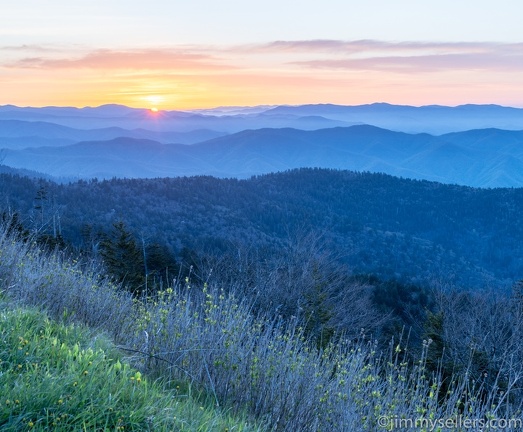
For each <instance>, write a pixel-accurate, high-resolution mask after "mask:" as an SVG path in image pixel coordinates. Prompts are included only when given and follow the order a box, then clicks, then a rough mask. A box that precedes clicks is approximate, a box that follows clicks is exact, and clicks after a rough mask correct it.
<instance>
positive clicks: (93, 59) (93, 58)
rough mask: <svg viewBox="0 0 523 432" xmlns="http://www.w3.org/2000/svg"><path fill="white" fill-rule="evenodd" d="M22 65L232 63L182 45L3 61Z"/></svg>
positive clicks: (215, 67)
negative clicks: (184, 47) (174, 47)
mask: <svg viewBox="0 0 523 432" xmlns="http://www.w3.org/2000/svg"><path fill="white" fill-rule="evenodd" d="M4 66H6V67H9V68H22V69H107V70H121V69H131V70H172V69H175V70H179V69H194V68H197V69H202V68H205V69H206V70H221V69H231V68H233V66H231V65H227V64H225V63H224V62H223V61H222V60H220V59H218V58H216V57H214V56H212V55H208V54H202V53H195V52H188V51H186V50H182V49H172V50H168V49H141V50H120V51H118V50H107V49H100V50H95V51H92V52H88V53H86V54H83V55H81V56H73V55H69V56H68V57H65V56H64V55H63V54H62V56H61V57H60V58H56V57H48V56H32V57H23V58H20V59H18V60H16V61H13V62H10V63H8V64H6V65H4Z"/></svg>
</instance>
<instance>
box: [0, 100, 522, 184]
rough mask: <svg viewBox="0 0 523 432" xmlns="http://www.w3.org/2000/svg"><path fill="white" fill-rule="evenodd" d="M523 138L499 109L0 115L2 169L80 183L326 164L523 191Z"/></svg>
mask: <svg viewBox="0 0 523 432" xmlns="http://www.w3.org/2000/svg"><path fill="white" fill-rule="evenodd" d="M476 127H477V128H478V129H474V128H476ZM522 130H523V109H518V108H509V107H501V106H496V105H463V106H458V107H442V106H425V107H409V106H396V105H389V104H372V105H361V106H339V105H302V106H277V107H272V106H267V107H233V108H223V107H222V108H216V109H214V110H213V109H210V110H199V111H193V112H182V111H160V112H153V111H151V110H145V109H134V108H129V107H124V106H120V105H105V106H101V107H97V108H71V107H46V108H31V107H27V108H23V107H15V106H11V105H6V106H2V107H0V149H2V150H0V162H3V163H4V164H5V165H8V166H10V167H12V168H19V169H26V170H32V171H37V172H41V173H43V174H46V175H51V176H55V177H60V178H64V177H65V178H73V179H74V178H94V177H97V178H112V177H128V178H131V177H136V178H151V177H153V178H154V177H170V176H190V175H213V176H217V177H239V178H247V177H250V176H252V175H259V174H265V173H269V172H276V171H284V170H288V169H294V168H301V167H322V168H334V169H349V170H357V171H370V172H383V173H387V174H391V175H395V176H401V177H407V178H413V179H424V180H432V181H438V182H442V183H455V184H460V185H468V186H477V187H518V186H521V185H522V184H523V131H522ZM443 132H444V133H443Z"/></svg>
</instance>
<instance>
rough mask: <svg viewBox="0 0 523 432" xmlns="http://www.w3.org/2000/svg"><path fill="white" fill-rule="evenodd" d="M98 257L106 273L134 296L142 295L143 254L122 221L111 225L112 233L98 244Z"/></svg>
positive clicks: (143, 278) (143, 279) (143, 281)
mask: <svg viewBox="0 0 523 432" xmlns="http://www.w3.org/2000/svg"><path fill="white" fill-rule="evenodd" d="M100 255H101V256H102V258H103V260H104V264H105V266H106V269H107V272H108V273H109V274H110V275H111V276H112V277H113V278H114V279H115V281H116V282H118V283H122V284H123V285H124V286H126V287H127V288H128V289H129V290H130V291H131V292H132V293H133V294H134V295H135V296H140V295H142V294H143V293H144V288H145V276H144V261H143V254H142V251H141V249H140V247H139V246H138V244H137V242H136V240H135V238H134V237H133V235H132V234H131V233H130V232H129V231H128V230H127V228H126V226H125V224H124V223H123V222H122V221H119V222H116V223H114V224H113V229H112V231H111V232H110V233H109V234H108V235H106V236H104V239H103V240H102V242H101V243H100Z"/></svg>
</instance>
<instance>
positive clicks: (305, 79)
mask: <svg viewBox="0 0 523 432" xmlns="http://www.w3.org/2000/svg"><path fill="white" fill-rule="evenodd" d="M345 45H347V46H346V47H345V46H344V45H343V44H341V45H340V42H338V41H316V42H314V41H313V42H310V41H302V42H299V41H298V42H293V43H283V42H282V43H279V44H269V45H259V46H254V45H253V46H249V47H247V48H248V49H247V48H245V47H241V46H239V47H229V48H227V49H224V48H223V47H221V48H220V47H217V48H213V47H202V48H198V47H189V48H187V47H185V48H184V47H181V48H176V47H174V48H172V49H169V50H167V49H166V50H158V49H150V50H146V49H141V50H128V51H122V50H119V51H118V50H114V51H111V50H93V51H91V52H85V53H83V54H82V55H81V56H80V57H78V54H76V53H75V52H74V51H73V52H69V51H67V50H63V51H60V52H59V53H54V52H51V53H50V54H47V53H45V54H42V52H39V51H38V52H36V53H34V55H31V56H30V55H28V54H26V53H25V52H24V53H23V54H20V56H19V57H18V58H13V59H10V60H9V61H4V62H3V63H2V62H1V61H0V76H1V77H2V79H1V80H0V105H4V104H13V105H18V106H34V107H38V106H49V105H54V106H75V107H85V106H99V105H104V104H122V105H126V106H129V107H133V108H145V109H148V110H150V112H151V113H152V114H154V113H159V112H160V110H161V111H165V110H190V109H199V108H213V107H217V106H254V105H300V104H315V103H332V104H340V105H360V104H368V103H373V102H388V103H392V104H401V105H414V106H419V105H430V104H440V105H451V106H453V105H460V104H466V103H472V104H488V103H495V104H500V105H507V106H522V105H523V100H522V99H521V95H522V94H523V81H522V80H521V70H520V66H519V65H520V59H521V58H522V56H521V48H520V46H515V45H514V44H505V45H499V44H494V45H493V44H488V43H486V44H483V45H481V46H480V47H478V45H477V44H476V45H474V46H469V45H467V44H461V45H460V44H432V45H434V46H432V45H430V44H410V45H409V44H407V45H405V44H394V43H382V42H379V41H370V42H369V41H359V42H352V43H350V42H348V43H346V44H345ZM479 48H481V49H479ZM191 50H192V51H191ZM405 50H408V54H409V55H408V56H406V55H405ZM353 52H354V53H353ZM142 65H147V66H142Z"/></svg>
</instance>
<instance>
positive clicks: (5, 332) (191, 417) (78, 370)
mask: <svg viewBox="0 0 523 432" xmlns="http://www.w3.org/2000/svg"><path fill="white" fill-rule="evenodd" d="M0 308H1V313H0V361H1V363H0V395H1V396H0V429H1V430H2V431H21V430H34V431H44V430H45V431H48V430H53V431H73V430H74V431H77V430H85V431H95V430H96V431H102V430H103V431H133V430H140V431H141V430H154V431H211V430H212V431H253V430H257V429H256V428H254V427H251V426H249V425H247V423H246V422H242V421H240V420H238V419H235V418H231V417H230V416H227V415H226V414H222V413H220V412H219V411H217V410H216V409H214V408H211V407H208V406H204V405H202V404H200V403H198V401H197V400H195V399H193V398H192V397H190V396H189V395H187V394H184V393H185V392H183V393H182V392H181V391H180V390H177V389H176V388H174V389H170V390H169V389H167V388H165V386H162V384H161V383H160V382H151V381H150V380H149V379H148V378H147V377H145V376H143V375H142V374H141V373H140V372H139V371H138V370H136V369H135V368H132V367H131V366H130V365H129V364H128V363H127V362H125V361H124V360H123V359H122V354H121V353H120V352H119V351H118V350H117V349H116V348H115V346H114V345H113V344H112V343H111V341H110V340H109V339H108V338H106V337H102V336H100V335H99V334H98V335H96V334H94V333H93V331H92V330H89V329H86V328H84V327H82V326H78V325H63V324H60V323H58V322H56V321H53V320H51V319H49V318H48V317H47V316H46V315H45V314H44V313H42V312H39V311H37V310H31V309H22V308H15V309H11V308H10V307H9V305H7V304H5V303H4V304H2V305H0Z"/></svg>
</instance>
